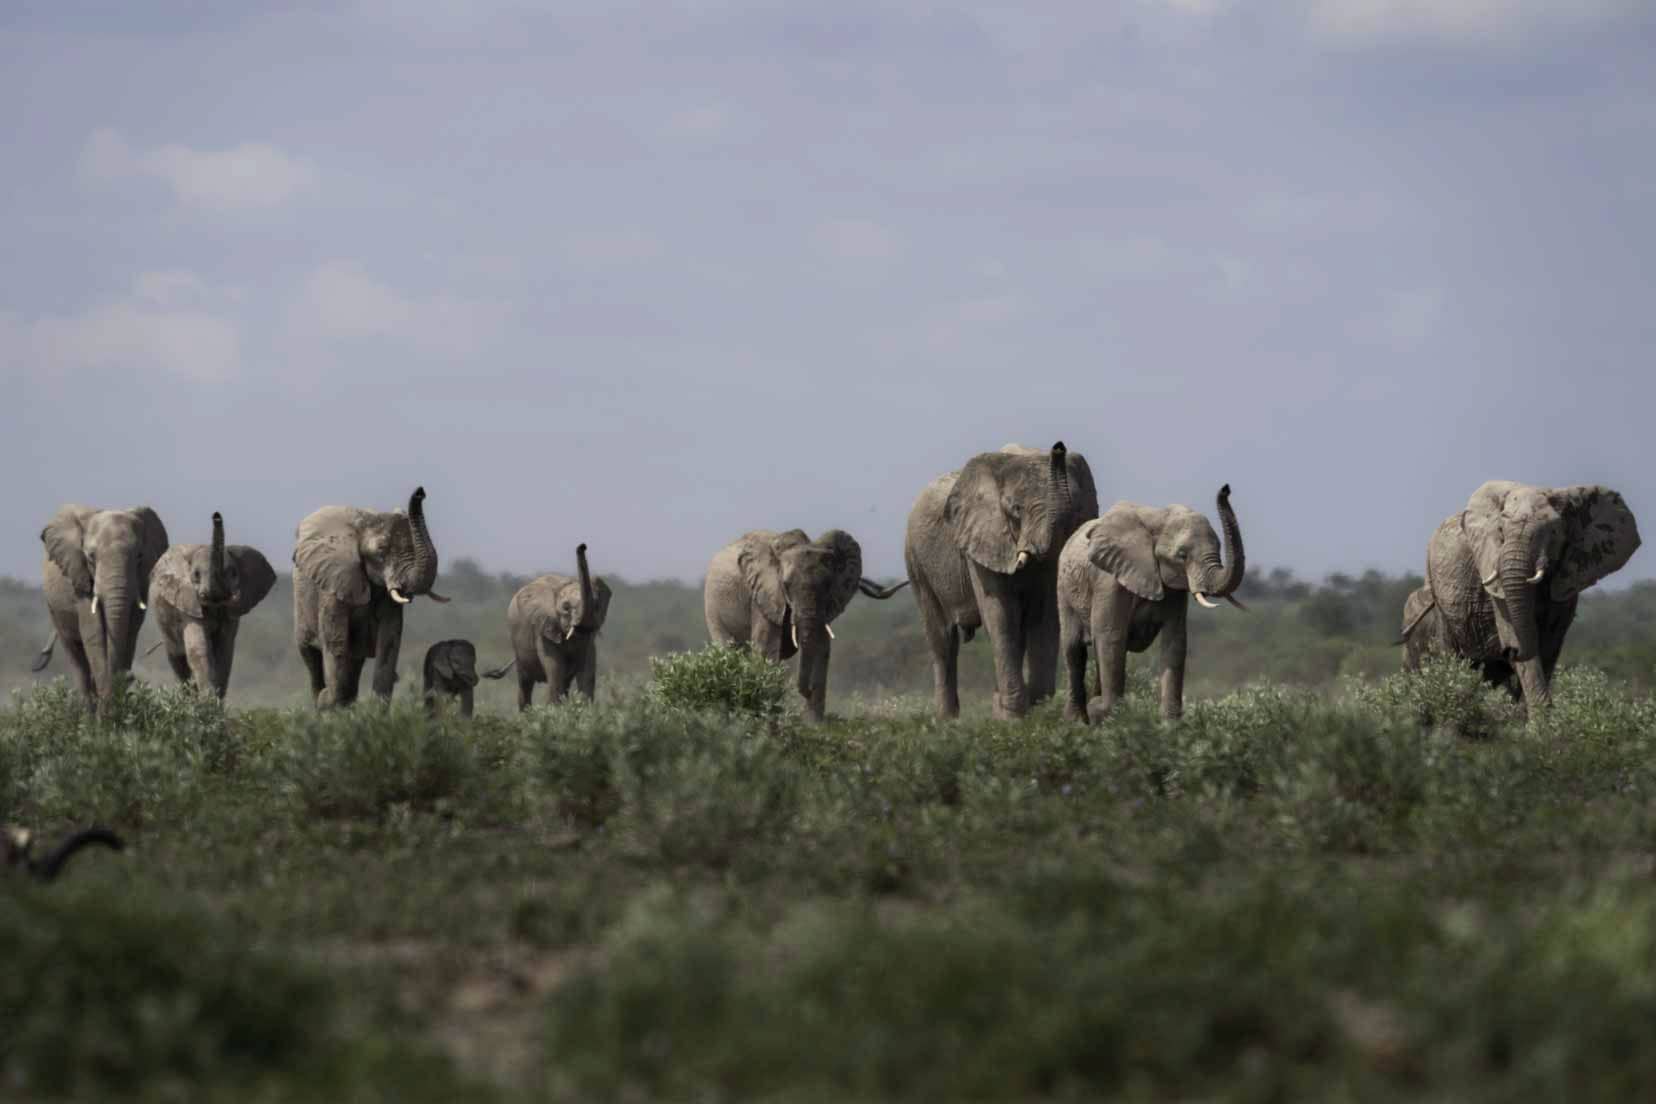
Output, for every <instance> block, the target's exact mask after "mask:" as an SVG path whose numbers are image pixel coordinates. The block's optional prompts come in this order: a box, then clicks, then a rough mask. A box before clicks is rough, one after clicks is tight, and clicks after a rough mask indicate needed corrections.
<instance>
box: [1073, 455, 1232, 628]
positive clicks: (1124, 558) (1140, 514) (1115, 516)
mask: <svg viewBox="0 0 1656 1104" xmlns="http://www.w3.org/2000/svg"><path fill="white" fill-rule="evenodd" d="M1218 505H1219V522H1220V524H1221V525H1222V526H1224V530H1225V548H1226V550H1228V551H1229V554H1230V560H1229V562H1228V563H1227V562H1226V561H1225V560H1224V558H1223V557H1222V556H1221V555H1220V545H1219V536H1218V534H1216V533H1215V532H1214V531H1213V526H1212V525H1211V524H1209V523H1208V519H1207V518H1205V517H1203V516H1202V515H1201V514H1199V513H1197V512H1196V511H1195V510H1192V509H1191V508H1190V507H1188V506H1140V505H1138V504H1137V503H1133V502H1118V503H1116V504H1115V505H1114V506H1111V507H1110V508H1109V509H1108V510H1107V511H1105V513H1104V515H1103V516H1102V517H1100V518H1099V519H1098V523H1097V524H1096V525H1094V526H1093V527H1092V530H1091V533H1090V535H1089V537H1088V539H1087V558H1088V559H1089V560H1090V561H1091V562H1092V564H1093V565H1094V566H1095V567H1097V568H1098V569H1099V570H1101V571H1106V572H1108V573H1110V574H1111V575H1113V576H1115V577H1116V580H1117V581H1118V582H1120V583H1121V585H1122V586H1123V587H1126V588H1127V589H1128V590H1129V591H1131V592H1132V593H1133V594H1136V595H1138V596H1139V597H1140V598H1144V599H1147V600H1149V601H1152V602H1154V601H1160V600H1161V599H1162V598H1163V597H1164V596H1165V595H1166V593H1167V591H1168V590H1188V591H1190V592H1191V593H1192V594H1194V595H1195V596H1196V601H1198V602H1199V603H1201V604H1202V605H1204V606H1208V607H1212V606H1213V605H1214V603H1213V602H1212V601H1210V600H1209V599H1210V598H1223V599H1225V600H1227V601H1229V602H1230V603H1231V604H1233V605H1236V606H1240V605H1241V603H1240V602H1238V601H1237V600H1236V598H1235V597H1233V595H1234V593H1235V591H1236V588H1237V587H1239V586H1241V585H1242V574H1243V571H1244V570H1245V567H1244V556H1243V551H1242V528H1241V526H1240V525H1238V524H1237V521H1236V513H1235V511H1233V510H1232V509H1231V505H1230V484H1229V483H1227V484H1225V485H1224V486H1223V487H1221V488H1220V489H1219V499H1218Z"/></svg>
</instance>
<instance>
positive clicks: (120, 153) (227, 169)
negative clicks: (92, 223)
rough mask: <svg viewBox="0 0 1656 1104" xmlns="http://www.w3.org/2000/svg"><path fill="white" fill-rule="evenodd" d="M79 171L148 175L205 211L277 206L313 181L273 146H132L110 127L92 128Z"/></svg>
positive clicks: (95, 175) (96, 175) (100, 177)
mask: <svg viewBox="0 0 1656 1104" xmlns="http://www.w3.org/2000/svg"><path fill="white" fill-rule="evenodd" d="M80 170H81V175H82V177H83V178H85V179H89V180H93V181H96V182H99V183H113V182H117V181H121V180H126V179H130V178H133V177H150V178H153V179H155V180H159V181H161V182H163V183H165V184H166V185H167V186H168V187H169V188H171V189H172V193H173V195H174V196H175V197H176V198H177V199H178V201H179V202H180V203H183V204H185V205H187V206H190V207H196V208H200V209H203V210H208V211H238V210H252V209H259V208H268V207H279V206H281V205H282V204H285V203H288V202H290V201H291V200H293V199H295V198H296V197H298V196H299V195H301V194H302V193H304V192H305V191H307V190H309V189H310V188H312V187H313V186H314V185H315V182H316V174H315V172H314V170H312V168H311V167H310V166H309V165H308V164H306V163H305V162H303V161H301V160H299V159H297V158H295V157H292V156H290V155H289V154H287V153H284V152H283V151H282V150H280V149H278V148H276V147H275V146H272V145H266V144H264V143H259V142H244V143H242V144H241V145H238V146H232V147H231V148H229V149H223V150H195V149H190V148H189V147H187V146H180V145H165V146H157V147H155V148H153V149H148V150H142V149H135V148H134V147H133V146H132V145H131V144H130V143H129V142H127V140H126V139H125V138H123V137H121V135H120V134H118V133H116V132H115V131H113V130H108V129H102V130H97V131H94V132H93V133H92V136H91V137H90V138H88V139H87V140H86V145H85V146H84V147H83V148H82V150H81V159H80Z"/></svg>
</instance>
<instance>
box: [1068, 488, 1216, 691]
mask: <svg viewBox="0 0 1656 1104" xmlns="http://www.w3.org/2000/svg"><path fill="white" fill-rule="evenodd" d="M1219 523H1220V524H1221V525H1222V526H1223V527H1224V530H1225V547H1226V549H1228V551H1229V554H1230V560H1229V562H1228V563H1227V562H1225V560H1224V558H1223V557H1222V556H1221V554H1220V551H1221V550H1220V545H1219V537H1218V535H1217V534H1216V533H1214V531H1213V526H1212V525H1210V524H1209V523H1208V519H1207V518H1205V517H1203V516H1202V515H1201V514H1199V513H1197V512H1196V511H1195V510H1192V509H1191V508H1190V507H1188V506H1140V505H1139V504H1138V503H1136V502H1118V503H1116V504H1115V505H1114V506H1111V507H1110V508H1109V509H1108V510H1106V511H1105V512H1104V514H1103V516H1102V517H1099V518H1097V519H1096V520H1094V521H1089V522H1087V523H1086V524H1084V525H1082V526H1081V527H1080V528H1079V529H1077V530H1076V531H1075V535H1074V536H1072V537H1070V539H1069V541H1068V543H1066V544H1065V545H1064V551H1063V554H1062V555H1061V556H1060V557H1059V560H1058V618H1059V636H1060V639H1061V644H1062V647H1063V652H1064V662H1065V665H1066V667H1067V668H1068V670H1069V701H1068V702H1067V703H1066V704H1065V706H1064V716H1066V717H1068V718H1070V719H1072V720H1082V721H1085V720H1088V719H1090V718H1089V712H1088V704H1087V695H1086V691H1087V687H1086V674H1087V645H1088V644H1092V645H1094V646H1096V647H1097V649H1098V674H1099V685H1098V687H1097V689H1098V693H1099V703H1098V707H1097V710H1096V712H1097V714H1098V715H1099V716H1103V715H1105V714H1108V713H1109V712H1110V710H1111V709H1112V708H1114V706H1115V703H1116V702H1117V701H1119V700H1120V699H1121V696H1122V694H1123V693H1124V692H1125V690H1126V684H1127V653H1128V652H1142V651H1144V650H1146V649H1147V648H1149V647H1150V645H1151V644H1152V643H1154V642H1155V639H1156V637H1158V636H1160V637H1161V641H1162V675H1161V714H1162V716H1163V717H1165V718H1167V719H1168V720H1176V719H1177V718H1179V717H1180V716H1182V715H1183V714H1184V680H1185V659H1186V657H1187V655H1188V653H1189V645H1188V642H1187V640H1186V617H1187V615H1188V613H1189V610H1190V596H1191V595H1192V594H1194V595H1195V596H1196V601H1197V602H1199V603H1200V604H1201V605H1203V606H1206V607H1210V608H1212V607H1214V606H1215V604H1216V603H1214V602H1213V600H1212V599H1214V598H1222V599H1225V600H1227V601H1229V602H1230V603H1232V604H1233V605H1237V606H1240V605H1241V603H1240V602H1237V600H1236V599H1235V598H1234V597H1232V595H1233V594H1234V593H1235V591H1236V588H1237V587H1239V586H1241V585H1242V574H1243V571H1244V570H1245V568H1244V560H1243V553H1242V528H1241V526H1240V525H1238V524H1237V521H1236V513H1235V511H1233V510H1232V509H1231V505H1230V484H1229V483H1227V484H1225V485H1224V486H1223V487H1221V488H1220V489H1219Z"/></svg>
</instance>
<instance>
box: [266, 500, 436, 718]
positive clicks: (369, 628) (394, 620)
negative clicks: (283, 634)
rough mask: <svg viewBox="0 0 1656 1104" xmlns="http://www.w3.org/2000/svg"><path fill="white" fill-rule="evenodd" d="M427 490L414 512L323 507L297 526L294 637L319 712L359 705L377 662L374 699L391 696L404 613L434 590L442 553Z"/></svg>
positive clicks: (411, 508) (413, 505) (414, 503)
mask: <svg viewBox="0 0 1656 1104" xmlns="http://www.w3.org/2000/svg"><path fill="white" fill-rule="evenodd" d="M425 496H426V493H425V488H424V487H416V488H414V493H413V494H412V495H410V496H409V499H408V512H407V513H404V512H402V511H401V510H392V511H387V512H381V511H377V510H362V509H358V508H357V507H355V506H324V507H322V508H321V509H320V510H317V511H316V512H315V513H313V514H311V515H310V516H309V517H307V518H306V519H305V520H304V521H301V522H300V523H299V529H298V531H297V532H296V533H295V542H294V548H293V633H294V641H295V643H297V644H298V646H299V657H300V658H301V659H303V660H304V661H305V668H306V669H307V670H308V671H309V673H310V681H311V693H312V694H313V695H315V698H316V704H317V706H318V707H320V708H324V709H325V708H327V707H329V706H333V705H349V704H350V703H351V702H353V701H355V700H356V696H357V688H358V684H359V682H360V681H361V678H362V666H363V664H364V663H365V662H367V660H368V659H369V658H370V657H372V658H373V660H374V693H375V694H377V695H378V696H379V697H381V698H384V699H389V698H390V697H391V691H392V690H393V689H395V688H396V685H397V655H398V653H399V652H400V651H401V649H402V627H403V607H404V606H406V605H407V604H408V603H409V602H411V601H413V600H414V599H415V598H416V597H417V596H419V595H422V594H429V595H430V596H431V598H432V600H433V601H436V602H446V601H448V599H447V598H444V597H443V596H442V595H440V594H438V593H437V592H436V591H434V590H432V589H431V587H432V584H434V583H435V582H436V581H437V548H436V546H435V545H433V544H432V543H431V533H430V531H429V530H428V529H427V528H426V520H425V508H424V506H423V503H424V502H425Z"/></svg>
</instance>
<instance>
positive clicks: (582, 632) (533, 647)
mask: <svg viewBox="0 0 1656 1104" xmlns="http://www.w3.org/2000/svg"><path fill="white" fill-rule="evenodd" d="M575 564H576V575H575V578H573V579H572V578H570V577H569V576H568V575H542V576H541V577H540V578H538V579H535V580H534V581H532V582H530V583H528V584H526V585H525V586H524V587H523V588H522V589H521V590H519V591H518V592H517V593H516V594H514V595H512V602H511V604H510V605H509V606H507V607H506V624H507V627H508V628H509V629H510V630H511V633H512V651H513V652H514V653H515V655H516V658H514V659H513V660H512V661H511V662H509V663H507V664H506V666H504V667H497V668H495V669H494V670H492V671H485V672H483V677H484V678H489V679H497V678H504V677H505V676H506V672H508V671H510V670H511V669H512V667H513V666H514V665H516V667H517V675H518V709H520V710H522V709H528V708H529V698H530V695H531V694H532V693H533V692H534V689H535V684H536V683H538V682H544V683H546V700H547V703H548V704H549V705H556V704H557V703H558V702H561V701H563V700H564V696H565V695H566V694H568V693H569V688H570V686H571V685H573V686H574V687H575V688H576V689H577V690H579V691H580V692H581V696H582V697H584V698H586V699H587V700H588V701H591V700H592V697H593V695H594V693H596V691H597V686H598V630H599V629H601V628H603V627H604V618H606V617H607V616H609V604H610V588H609V584H608V583H606V582H604V580H603V579H600V578H594V577H593V575H592V572H591V571H590V570H589V569H588V568H587V558H586V545H584V544H582V545H579V546H577V547H576V549H575Z"/></svg>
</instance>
